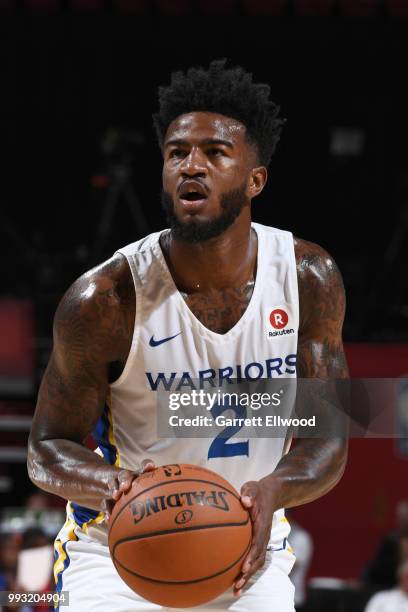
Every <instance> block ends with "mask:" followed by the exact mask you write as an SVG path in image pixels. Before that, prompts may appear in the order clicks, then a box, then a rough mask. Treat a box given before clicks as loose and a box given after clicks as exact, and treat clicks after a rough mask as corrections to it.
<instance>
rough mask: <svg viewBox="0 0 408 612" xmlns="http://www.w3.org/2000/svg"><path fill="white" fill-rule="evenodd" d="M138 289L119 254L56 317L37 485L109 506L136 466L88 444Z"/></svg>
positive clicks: (125, 347) (37, 435) (32, 447)
mask: <svg viewBox="0 0 408 612" xmlns="http://www.w3.org/2000/svg"><path fill="white" fill-rule="evenodd" d="M134 317H135V294H134V287H133V282H132V279H131V274H130V270H129V268H128V265H127V263H126V260H125V259H124V258H123V257H122V256H121V255H117V256H115V257H113V258H112V259H111V260H109V261H108V262H107V263H105V264H103V265H102V266H99V267H98V268H95V269H94V270H91V271H90V272H89V273H87V274H85V275H84V276H82V277H81V278H80V279H79V280H77V281H76V282H75V283H74V284H73V285H72V286H71V288H70V289H69V290H68V291H67V293H66V294H65V296H64V297H63V299H62V301H61V303H60V305H59V306H58V309H57V312H56V315H55V320H54V348H53V351H52V355H51V358H50V361H49V364H48V367H47V370H46V372H45V375H44V378H43V380H42V383H41V387H40V392H39V396H38V403H37V408H36V412H35V415H34V419H33V424H32V428H31V433H30V437H29V444H28V473H29V476H30V478H31V480H32V481H33V482H34V483H35V484H36V485H37V486H38V487H40V488H42V489H44V490H46V491H49V492H51V493H54V494H56V495H60V496H61V497H64V498H66V499H71V500H72V501H75V502H77V503H79V504H81V505H84V506H87V507H89V508H92V509H95V510H101V509H103V510H107V509H109V506H110V505H111V503H110V504H109V503H107V501H106V500H116V499H118V498H119V496H120V494H121V492H122V491H123V490H127V488H128V486H130V484H131V482H132V480H133V478H134V477H135V474H136V475H137V472H136V473H133V472H130V471H128V470H120V469H119V468H116V467H114V466H110V465H108V464H107V463H105V461H104V460H103V459H102V458H101V457H99V456H98V455H97V454H96V453H94V452H93V451H91V450H90V449H88V448H87V447H86V446H85V444H84V443H85V439H86V438H87V436H88V435H89V434H90V433H91V432H92V430H93V429H94V427H95V425H96V423H97V421H98V419H99V417H100V415H101V412H102V409H103V406H104V403H105V400H106V396H107V393H108V388H109V379H110V377H111V376H112V371H113V369H114V368H115V369H116V372H117V371H118V370H119V371H120V368H123V365H124V363H125V362H126V359H127V355H128V353H129V350H130V345H131V341H132V333H133V324H134Z"/></svg>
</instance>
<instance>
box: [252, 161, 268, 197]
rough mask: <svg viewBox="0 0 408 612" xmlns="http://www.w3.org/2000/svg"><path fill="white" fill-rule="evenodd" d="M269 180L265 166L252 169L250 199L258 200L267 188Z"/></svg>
mask: <svg viewBox="0 0 408 612" xmlns="http://www.w3.org/2000/svg"><path fill="white" fill-rule="evenodd" d="M267 180H268V171H267V169H266V168H265V166H259V168H252V170H251V173H250V176H249V197H250V198H251V200H252V198H256V196H257V195H259V194H260V193H261V191H262V189H263V188H264V187H265V183H266V181H267Z"/></svg>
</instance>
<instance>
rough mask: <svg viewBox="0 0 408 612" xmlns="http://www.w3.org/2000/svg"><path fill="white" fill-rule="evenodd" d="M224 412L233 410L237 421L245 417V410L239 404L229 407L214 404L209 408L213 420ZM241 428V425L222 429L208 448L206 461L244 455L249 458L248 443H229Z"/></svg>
mask: <svg viewBox="0 0 408 612" xmlns="http://www.w3.org/2000/svg"><path fill="white" fill-rule="evenodd" d="M226 410H233V411H234V412H235V416H236V418H238V419H244V418H245V417H246V408H245V407H244V406H241V404H238V405H237V404H236V403H235V402H234V405H231V406H219V405H218V404H215V405H214V406H213V407H212V408H211V414H212V417H213V419H216V418H217V416H219V415H220V414H222V413H223V412H225V411H226ZM241 428H242V425H231V426H228V427H226V428H225V429H223V430H222V431H221V432H220V433H219V434H218V436H217V437H216V438H215V439H214V440H213V441H212V442H211V445H210V448H209V449H208V459H215V457H238V456H241V455H246V456H247V457H249V441H248V440H247V441H246V442H229V443H228V440H229V439H230V438H232V436H233V435H234V434H236V433H237V431H239V430H240V429H241Z"/></svg>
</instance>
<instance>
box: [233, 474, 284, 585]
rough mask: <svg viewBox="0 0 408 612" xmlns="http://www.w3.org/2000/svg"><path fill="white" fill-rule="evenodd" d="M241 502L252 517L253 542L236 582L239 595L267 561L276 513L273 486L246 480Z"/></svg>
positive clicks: (242, 489)
mask: <svg viewBox="0 0 408 612" xmlns="http://www.w3.org/2000/svg"><path fill="white" fill-rule="evenodd" d="M241 503H242V505H243V506H244V508H247V510H248V511H249V514H250V517H251V521H252V544H251V548H250V549H249V551H248V554H247V556H246V557H245V559H244V561H243V564H242V569H241V574H240V575H239V576H238V578H237V579H236V581H235V584H234V594H235V595H236V596H237V597H239V596H240V595H241V592H242V588H243V587H244V586H245V584H246V583H247V582H248V580H249V578H250V577H251V576H252V575H253V574H254V573H255V572H256V571H258V570H259V569H260V568H261V567H262V566H263V564H264V563H265V557H266V548H267V546H268V543H269V538H270V534H271V528H272V517H273V513H274V507H273V493H272V487H271V486H270V485H269V486H268V485H267V484H266V483H265V482H263V481H262V480H260V481H259V482H255V481H250V482H246V483H245V484H244V485H242V488H241Z"/></svg>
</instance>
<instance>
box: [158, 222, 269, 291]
mask: <svg viewBox="0 0 408 612" xmlns="http://www.w3.org/2000/svg"><path fill="white" fill-rule="evenodd" d="M240 217H241V215H240ZM240 217H238V218H237V219H236V220H235V222H234V223H233V224H232V225H231V226H230V227H229V228H228V229H227V230H226V231H225V232H224V233H223V234H222V235H220V236H217V237H216V238H212V239H211V240H207V241H205V242H201V243H190V242H184V241H180V240H176V239H174V238H173V237H172V235H171V233H170V234H169V238H168V240H167V241H165V243H164V244H163V243H162V246H163V250H164V255H165V257H166V260H167V264H168V266H169V269H170V272H171V274H172V276H173V279H174V281H175V283H176V285H177V287H178V289H179V290H180V291H184V292H186V293H193V292H196V291H200V292H201V291H208V290H211V289H225V288H229V287H238V286H240V285H242V284H244V283H245V282H247V281H248V280H249V279H251V278H252V277H253V275H254V270H255V265H256V254H257V237H256V234H255V232H252V230H251V220H250V218H249V217H248V218H247V219H241V218H240Z"/></svg>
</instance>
